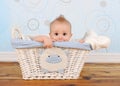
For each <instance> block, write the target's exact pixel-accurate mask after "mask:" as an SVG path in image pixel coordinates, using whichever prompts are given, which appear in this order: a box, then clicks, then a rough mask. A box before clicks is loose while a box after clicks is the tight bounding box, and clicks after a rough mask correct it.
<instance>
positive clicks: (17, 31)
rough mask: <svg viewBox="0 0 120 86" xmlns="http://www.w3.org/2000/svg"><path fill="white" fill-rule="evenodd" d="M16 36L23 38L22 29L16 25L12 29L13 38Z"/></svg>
mask: <svg viewBox="0 0 120 86" xmlns="http://www.w3.org/2000/svg"><path fill="white" fill-rule="evenodd" d="M15 38H18V39H23V35H22V33H21V31H20V30H19V29H18V27H14V28H13V29H12V39H15Z"/></svg>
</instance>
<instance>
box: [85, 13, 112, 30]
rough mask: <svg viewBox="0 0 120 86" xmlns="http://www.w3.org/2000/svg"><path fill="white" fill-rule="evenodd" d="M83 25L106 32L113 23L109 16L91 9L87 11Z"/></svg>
mask: <svg viewBox="0 0 120 86" xmlns="http://www.w3.org/2000/svg"><path fill="white" fill-rule="evenodd" d="M85 27H86V28H87V29H94V30H96V31H100V32H106V31H109V30H110V29H113V27H114V24H113V20H112V18H111V17H110V16H108V15H106V14H105V13H104V12H101V11H93V12H91V13H89V14H88V15H87V17H86V19H85Z"/></svg>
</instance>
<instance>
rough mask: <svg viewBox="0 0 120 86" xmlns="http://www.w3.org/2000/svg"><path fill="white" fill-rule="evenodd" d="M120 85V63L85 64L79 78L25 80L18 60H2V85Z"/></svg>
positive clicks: (0, 72) (0, 67)
mask: <svg viewBox="0 0 120 86" xmlns="http://www.w3.org/2000/svg"><path fill="white" fill-rule="evenodd" d="M108 85H109V86H120V63H116V64H115V63H114V64H113V63H111V64H110V63H109V64H108V63H106V64H105V63H104V64H100V63H99V64H90V63H87V64H85V66H84V68H83V70H82V72H81V74H80V78H79V79H75V80H23V79H22V75H21V70H20V67H19V64H18V63H17V62H0V86H108Z"/></svg>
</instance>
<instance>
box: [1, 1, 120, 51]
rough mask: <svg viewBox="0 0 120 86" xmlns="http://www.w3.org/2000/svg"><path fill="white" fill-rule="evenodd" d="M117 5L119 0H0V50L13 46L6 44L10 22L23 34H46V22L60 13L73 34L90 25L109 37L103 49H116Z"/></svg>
mask: <svg viewBox="0 0 120 86" xmlns="http://www.w3.org/2000/svg"><path fill="white" fill-rule="evenodd" d="M119 9H120V0H1V1H0V52H7V51H13V50H14V49H13V48H12V46H11V44H10V40H11V29H12V27H13V26H18V27H20V29H21V30H22V32H23V33H24V34H33V35H34V34H35V35H36V34H48V33H49V23H50V22H51V21H52V20H53V19H54V18H56V17H58V16H59V15H60V14H63V15H64V16H65V17H66V18H67V19H68V20H69V21H70V22H71V24H72V32H73V34H74V35H73V37H74V38H82V37H83V35H84V33H85V32H86V31H87V30H90V29H92V30H94V31H96V32H97V33H98V34H101V35H106V36H109V37H110V38H111V41H112V42H111V45H110V47H109V48H108V49H107V52H110V53H119V52H120V40H119V39H120V10H119ZM102 52H106V49H105V50H103V51H102Z"/></svg>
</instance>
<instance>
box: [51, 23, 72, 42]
mask: <svg viewBox="0 0 120 86" xmlns="http://www.w3.org/2000/svg"><path fill="white" fill-rule="evenodd" d="M71 36H72V34H71V27H70V25H69V24H67V23H60V22H55V23H54V24H53V25H51V30H50V38H51V39H52V40H53V41H60V42H61V41H69V40H70V38H71Z"/></svg>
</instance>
